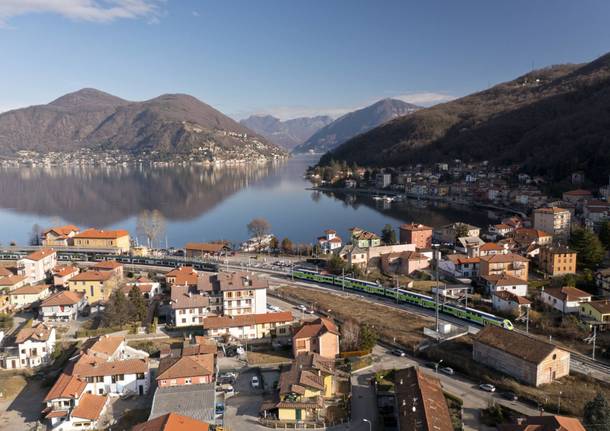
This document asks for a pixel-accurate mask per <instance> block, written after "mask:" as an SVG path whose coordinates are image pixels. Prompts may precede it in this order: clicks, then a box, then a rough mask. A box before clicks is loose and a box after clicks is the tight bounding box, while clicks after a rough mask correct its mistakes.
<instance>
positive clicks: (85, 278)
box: [68, 271, 117, 304]
mask: <svg viewBox="0 0 610 431" xmlns="http://www.w3.org/2000/svg"><path fill="white" fill-rule="evenodd" d="M116 285H117V283H116V277H115V274H114V272H111V271H86V272H81V273H80V274H78V275H76V276H74V277H72V278H71V279H70V280H69V281H68V288H69V289H70V291H72V292H79V293H83V294H84V295H85V298H86V299H87V302H88V303H89V304H96V303H98V302H105V301H107V300H108V298H110V295H111V294H112V291H113V290H114V288H115V287H116Z"/></svg>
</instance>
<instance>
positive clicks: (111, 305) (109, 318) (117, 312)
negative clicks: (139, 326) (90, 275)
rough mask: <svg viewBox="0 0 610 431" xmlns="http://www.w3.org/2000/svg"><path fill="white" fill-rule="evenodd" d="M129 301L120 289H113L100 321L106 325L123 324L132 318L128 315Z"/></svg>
mask: <svg viewBox="0 0 610 431" xmlns="http://www.w3.org/2000/svg"><path fill="white" fill-rule="evenodd" d="M129 308H130V307H129V302H128V301H127V298H126V297H125V294H124V293H123V292H122V291H121V290H115V291H114V292H113V293H112V295H111V296H110V299H109V300H108V302H107V303H106V308H105V309H104V314H103V316H102V322H103V324H104V325H105V326H107V327H114V326H121V327H122V326H124V325H125V324H127V323H128V322H129V321H131V320H133V319H132V318H131V317H132V316H131V315H130V309H129Z"/></svg>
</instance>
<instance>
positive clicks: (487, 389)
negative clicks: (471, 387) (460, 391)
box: [479, 383, 496, 392]
mask: <svg viewBox="0 0 610 431" xmlns="http://www.w3.org/2000/svg"><path fill="white" fill-rule="evenodd" d="M479 389H481V390H482V391H485V392H495V391H496V387H495V386H494V385H490V384H489V383H482V384H480V385H479Z"/></svg>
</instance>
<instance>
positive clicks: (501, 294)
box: [491, 290, 532, 315]
mask: <svg viewBox="0 0 610 431" xmlns="http://www.w3.org/2000/svg"><path fill="white" fill-rule="evenodd" d="M491 303H492V307H493V309H494V310H498V311H502V312H504V313H513V314H516V315H521V313H522V312H523V311H524V310H525V309H526V308H530V307H531V306H532V302H531V301H530V300H529V299H527V298H526V297H525V296H519V295H515V294H514V293H512V292H510V291H508V290H500V291H497V292H495V293H493V294H492V295H491Z"/></svg>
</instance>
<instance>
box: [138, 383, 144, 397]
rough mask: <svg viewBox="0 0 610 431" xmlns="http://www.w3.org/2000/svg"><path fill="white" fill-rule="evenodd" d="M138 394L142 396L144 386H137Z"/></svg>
mask: <svg viewBox="0 0 610 431" xmlns="http://www.w3.org/2000/svg"><path fill="white" fill-rule="evenodd" d="M138 393H139V394H140V395H144V386H142V385H140V386H138Z"/></svg>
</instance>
